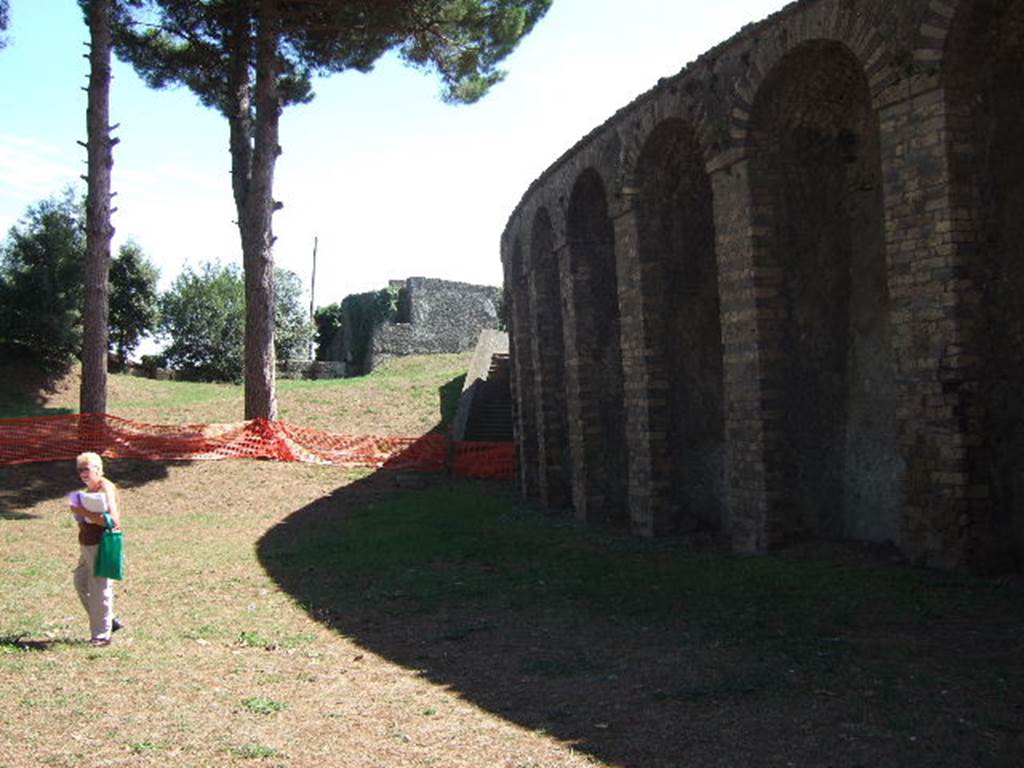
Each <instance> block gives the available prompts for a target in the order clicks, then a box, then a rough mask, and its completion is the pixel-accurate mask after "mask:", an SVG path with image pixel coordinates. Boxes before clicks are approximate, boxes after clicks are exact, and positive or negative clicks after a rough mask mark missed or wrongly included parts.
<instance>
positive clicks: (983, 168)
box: [942, 0, 1024, 570]
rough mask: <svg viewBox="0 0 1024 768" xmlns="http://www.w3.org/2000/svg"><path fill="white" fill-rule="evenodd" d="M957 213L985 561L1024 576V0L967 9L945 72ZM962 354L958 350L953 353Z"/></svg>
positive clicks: (969, 425) (974, 481)
mask: <svg viewBox="0 0 1024 768" xmlns="http://www.w3.org/2000/svg"><path fill="white" fill-rule="evenodd" d="M942 78H943V85H944V86H945V91H946V98H947V112H948V113H949V114H950V115H951V117H950V121H949V132H950V145H951V146H952V147H953V148H954V150H953V152H951V156H950V166H951V167H950V172H951V176H952V195H953V198H954V200H953V208H954V209H959V210H963V211H969V212H970V215H969V219H968V220H969V221H970V222H973V223H974V226H973V229H974V231H973V232H972V233H970V235H969V236H968V237H957V238H956V240H959V241H960V242H957V243H956V245H957V248H958V253H959V259H958V261H959V263H960V264H961V265H962V269H963V271H964V275H963V276H964V277H968V278H969V279H970V282H971V291H970V293H968V294H966V295H963V296H962V297H961V306H960V307H959V313H960V318H961V327H962V331H961V336H962V341H963V347H964V349H963V353H966V354H967V355H970V356H976V357H977V359H978V365H977V367H976V370H975V371H973V372H969V373H968V375H967V376H966V377H965V378H966V381H965V382H963V383H964V384H965V385H966V386H965V387H964V392H963V393H962V395H963V397H964V398H965V402H964V406H963V411H964V413H963V416H964V418H965V419H966V425H965V426H966V429H965V431H966V432H967V433H968V435H970V436H972V437H973V436H977V437H976V440H968V443H971V442H975V441H977V442H980V445H978V446H977V447H976V448H973V449H971V450H970V451H969V453H968V465H967V470H968V473H969V475H970V478H971V480H970V482H971V485H970V486H969V490H968V496H980V497H981V498H976V499H974V500H972V501H970V502H969V503H971V504H972V506H973V508H972V514H971V516H970V517H971V519H972V522H973V524H974V525H973V531H972V536H971V538H972V542H971V544H972V546H973V547H974V548H975V550H976V551H972V552H969V553H968V556H969V557H971V558H972V560H974V561H975V564H976V565H979V566H980V565H981V564H979V563H977V561H978V559H979V558H983V559H984V567H985V568H988V569H992V570H1006V569H1009V568H1016V569H1017V570H1021V569H1024V401H1022V398H1021V392H1022V391H1024V151H1022V149H1021V144H1020V126H1021V125H1022V124H1024V101H1022V99H1021V93H1024V0H978V2H974V3H960V5H959V7H958V10H957V12H956V14H955V16H953V18H952V24H951V28H950V32H949V35H948V36H947V39H946V49H945V57H944V62H943V68H942ZM953 352H954V353H955V352H956V350H954V351H953Z"/></svg>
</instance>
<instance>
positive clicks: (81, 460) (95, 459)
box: [75, 451, 103, 473]
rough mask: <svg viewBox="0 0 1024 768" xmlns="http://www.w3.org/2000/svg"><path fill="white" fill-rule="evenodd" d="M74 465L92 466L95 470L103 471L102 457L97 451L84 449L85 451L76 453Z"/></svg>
mask: <svg viewBox="0 0 1024 768" xmlns="http://www.w3.org/2000/svg"><path fill="white" fill-rule="evenodd" d="M75 466H76V467H93V468H94V469H96V470H98V471H99V472H101V473H102V472H103V459H102V458H100V455H99V454H98V453H93V452H92V451H86V452H85V453H80V454H78V457H77V458H76V459H75Z"/></svg>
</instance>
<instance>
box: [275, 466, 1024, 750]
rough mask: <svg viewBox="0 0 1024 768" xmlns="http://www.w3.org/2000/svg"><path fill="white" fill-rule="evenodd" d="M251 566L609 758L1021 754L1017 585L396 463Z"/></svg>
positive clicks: (381, 644) (286, 526) (508, 712)
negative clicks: (656, 533)
mask: <svg viewBox="0 0 1024 768" xmlns="http://www.w3.org/2000/svg"><path fill="white" fill-rule="evenodd" d="M258 556H259V558H260V561H261V563H262V564H263V566H264V568H265V569H266V570H267V572H268V573H269V574H270V575H271V576H272V578H274V579H275V580H276V581H277V583H278V584H280V586H281V587H282V588H283V589H284V590H286V591H287V592H288V593H290V594H291V595H292V596H293V597H294V598H295V599H296V600H297V601H298V602H299V603H300V604H301V605H302V606H304V608H305V609H306V610H307V611H308V612H309V613H310V614H311V615H312V616H313V617H315V618H316V619H317V620H319V621H320V622H322V623H323V624H325V625H327V626H329V627H332V628H333V629H335V630H336V631H338V632H340V633H343V634H345V635H347V636H349V637H350V638H352V639H353V640H355V641H356V642H357V643H359V644H360V645H362V646H363V647H365V648H367V649H369V650H370V651H372V652H374V653H376V654H379V655H380V656H382V657H384V658H386V659H388V660H390V661H392V662H394V663H397V664H400V665H402V666H404V667H407V668H409V669H414V670H417V671H418V672H419V673H420V674H421V675H422V676H424V677H425V678H427V679H429V680H432V681H434V682H436V683H439V684H442V685H444V686H446V687H450V688H451V689H453V690H455V691H457V692H458V693H459V694H460V695H461V696H463V697H465V698H466V699H467V700H469V701H471V702H473V703H474V704H476V705H478V706H480V707H482V708H484V709H486V710H488V711H489V712H491V713H494V714H495V715H498V716H500V717H502V718H504V719H506V720H508V721H511V722H514V723H517V724H519V725H520V726H522V727H524V728H527V729H530V730H533V731H536V732H538V733H544V734H547V735H550V736H553V737H556V738H558V739H560V740H563V741H565V742H567V743H571V744H572V745H574V747H575V748H576V749H578V750H582V751H585V752H587V753H589V754H591V755H593V756H595V757H597V758H599V759H600V760H602V761H605V762H607V763H609V764H614V765H621V766H627V767H629V768H634V767H635V768H640V767H641V766H642V767H643V768H651V767H655V768H656V767H658V766H677V765H691V764H692V765H743V764H756V765H786V764H797V765H858V764H859V765H879V764H888V765H908V766H914V765H936V764H943V765H977V764H983V765H990V766H1009V765H1016V764H1017V763H1016V762H1015V761H1016V760H1017V758H1018V756H1019V754H1021V751H1020V747H1022V746H1024V741H1022V740H1024V654H1022V653H1021V651H1024V608H1022V604H1024V601H1022V600H1021V597H1022V596H1024V593H1022V591H1021V590H1020V589H1019V587H1018V586H1016V585H1013V584H1008V583H996V582H980V581H970V580H965V579H961V578H959V577H955V576H948V575H934V574H925V573H921V572H915V571H910V570H908V569H903V568H895V567H892V566H889V567H869V566H867V565H865V564H864V563H862V562H856V560H857V558H848V560H849V562H848V563H847V564H844V565H837V564H836V562H835V561H834V560H833V561H831V562H829V561H823V560H820V559H819V560H814V559H807V558H797V557H790V558H779V557H771V558H769V557H763V558H737V557H732V556H728V555H726V554H724V553H722V552H721V551H719V550H718V549H717V548H716V547H715V546H714V543H713V542H711V541H694V540H689V541H682V540H676V541H668V542H665V541H659V542H652V541H649V540H642V539H637V538H633V537H628V536H624V535H617V534H613V533H607V532H601V531H596V530H593V529H589V528H585V527H583V526H581V525H579V524H577V523H576V522H575V521H572V520H570V519H567V518H564V517H550V516H545V515H543V514H542V513H540V512H539V511H537V510H533V509H529V508H527V507H524V506H522V505H521V504H520V502H519V501H518V500H517V499H516V498H515V496H514V493H513V489H512V487H511V486H509V485H504V484H495V483H490V484H488V483H479V482H469V481H455V480H450V479H447V478H443V477H438V476H419V475H417V476H413V475H403V474H399V473H393V472H390V473H389V472H378V473H376V474H375V475H373V476H371V477H369V478H367V479H365V480H362V481H360V482H357V483H354V484H352V485H350V486H345V487H342V488H339V489H338V490H336V491H335V492H334V494H333V495H331V496H329V497H325V498H323V499H320V500H318V501H316V502H314V503H313V504H311V505H309V506H307V507H305V508H303V509H301V510H299V511H297V512H295V513H294V514H292V515H291V516H290V517H288V518H287V519H286V520H285V521H283V522H282V523H281V524H279V525H278V526H276V527H274V528H273V529H271V530H270V531H268V532H267V534H266V535H265V536H264V537H263V539H262V540H261V541H260V542H259V544H258ZM979 755H980V756H982V757H981V758H979V757H978V756H979Z"/></svg>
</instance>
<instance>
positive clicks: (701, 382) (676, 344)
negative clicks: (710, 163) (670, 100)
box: [636, 119, 724, 532]
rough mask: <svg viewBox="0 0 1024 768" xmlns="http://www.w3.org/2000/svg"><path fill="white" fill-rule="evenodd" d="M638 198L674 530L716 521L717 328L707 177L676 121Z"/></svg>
mask: <svg viewBox="0 0 1024 768" xmlns="http://www.w3.org/2000/svg"><path fill="white" fill-rule="evenodd" d="M636 182H637V187H638V189H639V195H638V197H637V200H636V217H637V236H638V251H639V259H640V283H641V293H642V302H643V317H644V323H643V327H644V336H645V338H644V348H645V350H646V355H645V357H646V360H647V368H648V371H647V372H648V388H649V389H650V391H649V392H648V403H649V412H648V419H649V421H648V424H649V429H650V440H651V442H652V448H651V453H652V455H655V456H657V460H656V461H653V462H652V466H651V472H652V474H653V475H654V477H653V478H652V481H653V482H652V485H653V486H655V487H666V488H667V489H668V495H669V498H670V504H671V506H670V509H671V512H672V513H673V515H672V516H673V517H674V518H675V519H674V520H671V521H669V523H668V526H667V529H668V532H671V531H672V530H673V529H674V530H675V531H678V530H680V529H682V528H689V527H692V526H693V524H694V523H695V522H698V523H700V524H702V525H704V526H706V527H712V528H717V527H719V525H720V524H721V509H722V497H723V488H722V477H723V455H724V425H723V387H722V328H721V322H720V319H721V318H720V310H719V296H718V265H717V263H716V260H715V231H714V220H713V211H712V199H711V184H710V181H709V179H708V176H707V173H706V171H705V168H704V158H703V154H702V152H701V148H700V145H699V143H698V141H697V139H696V137H695V136H694V133H693V131H692V130H691V128H690V126H689V125H688V124H686V123H685V122H683V121H682V120H676V119H670V120H666V121H664V122H662V123H661V124H660V125H658V126H657V127H656V128H655V130H654V131H653V132H652V134H651V135H650V137H649V138H648V139H647V141H646V142H645V144H644V146H643V148H642V150H641V152H640V157H639V160H638V163H637V169H636Z"/></svg>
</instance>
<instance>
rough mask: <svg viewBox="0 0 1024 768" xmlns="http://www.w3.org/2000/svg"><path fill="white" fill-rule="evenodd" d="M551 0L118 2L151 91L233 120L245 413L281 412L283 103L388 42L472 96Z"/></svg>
mask: <svg viewBox="0 0 1024 768" xmlns="http://www.w3.org/2000/svg"><path fill="white" fill-rule="evenodd" d="M550 4H551V0H117V3H116V7H117V13H116V14H115V48H116V50H117V52H118V55H119V56H121V57H123V58H125V59H127V60H128V61H129V62H131V64H132V65H133V66H134V67H135V69H136V71H137V72H138V73H139V74H140V75H141V76H142V77H143V79H145V80H146V82H147V83H148V84H149V85H151V86H152V87H155V88H162V87H164V86H168V85H186V86H187V87H188V88H190V89H191V90H192V91H193V92H194V93H196V94H197V95H198V97H199V99H200V101H201V102H202V103H203V104H205V105H206V106H209V107H213V108H215V109H217V110H219V111H220V112H221V113H222V114H223V115H224V116H225V117H226V118H227V121H228V126H229V134H230V142H229V144H230V151H231V181H232V190H233V193H234V199H235V207H236V210H237V214H238V229H239V234H240V238H241V243H242V260H243V267H244V272H245V299H246V323H245V418H247V419H248V418H254V417H264V418H268V419H274V418H276V416H277V398H276V394H275V388H274V279H273V275H274V270H273V251H272V249H273V242H274V236H273V231H272V220H273V215H274V211H275V210H276V209H277V208H279V207H280V205H281V204H280V203H279V202H277V201H276V200H275V199H274V197H273V186H274V168H275V163H276V161H277V157H278V155H279V154H280V153H281V147H280V146H279V143H278V122H279V119H280V116H281V112H282V110H283V109H284V108H285V107H287V106H288V105H291V104H297V103H302V102H307V101H309V100H310V99H311V98H312V96H313V92H312V78H313V77H314V76H315V75H327V74H331V73H336V72H342V71H345V70H357V71H360V72H367V71H369V70H370V69H371V68H372V67H373V64H374V62H375V61H377V59H379V58H380V57H381V56H382V55H383V54H384V53H386V52H387V51H390V50H397V52H398V53H399V55H400V56H401V57H402V58H403V59H404V60H405V61H406V62H408V63H409V64H411V65H413V66H416V67H422V68H426V69H432V70H434V71H436V72H437V73H438V75H439V76H440V78H441V81H442V83H443V85H444V93H443V95H444V98H445V100H447V101H449V102H452V103H472V102H474V101H476V100H477V99H479V98H480V97H481V96H483V95H484V94H485V93H486V92H487V90H488V89H489V88H490V87H491V86H492V85H494V84H495V83H497V82H498V81H500V80H501V78H502V76H503V73H502V72H501V70H500V69H498V64H499V63H500V62H501V61H502V60H503V59H504V58H505V57H506V56H507V55H508V54H509V53H511V52H512V50H513V49H514V48H515V46H516V45H517V44H518V42H519V40H520V39H522V37H523V36H524V35H526V34H527V33H529V31H530V30H531V29H532V28H533V26H534V25H535V24H536V22H537V21H538V20H539V19H540V18H541V16H543V15H544V13H545V12H546V11H547V9H548V7H549V6H550Z"/></svg>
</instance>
